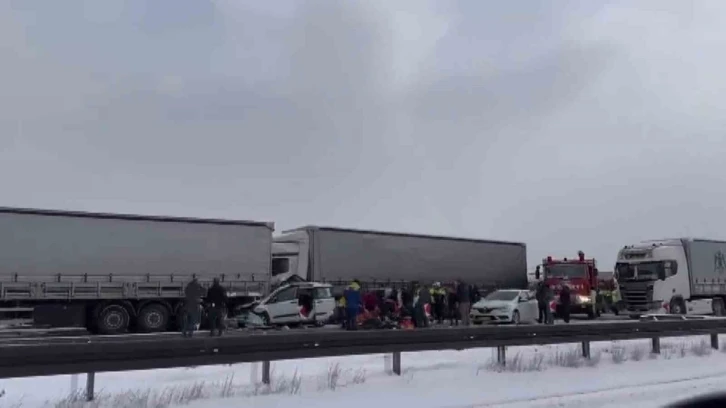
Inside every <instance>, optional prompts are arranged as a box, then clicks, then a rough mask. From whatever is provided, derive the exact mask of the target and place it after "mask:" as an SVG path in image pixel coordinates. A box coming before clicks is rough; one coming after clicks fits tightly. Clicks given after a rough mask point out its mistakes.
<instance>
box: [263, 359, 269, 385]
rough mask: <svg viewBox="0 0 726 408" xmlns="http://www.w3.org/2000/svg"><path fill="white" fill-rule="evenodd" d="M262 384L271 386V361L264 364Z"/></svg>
mask: <svg viewBox="0 0 726 408" xmlns="http://www.w3.org/2000/svg"><path fill="white" fill-rule="evenodd" d="M262 383H263V384H265V385H270V362H269V361H263V362H262Z"/></svg>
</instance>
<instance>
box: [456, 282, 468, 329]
mask: <svg viewBox="0 0 726 408" xmlns="http://www.w3.org/2000/svg"><path fill="white" fill-rule="evenodd" d="M456 297H457V298H458V299H459V316H460V317H461V323H462V324H463V325H464V326H469V325H470V324H471V321H470V319H469V311H470V310H471V291H470V290H469V285H468V284H467V283H466V282H463V281H461V280H459V281H457V282H456Z"/></svg>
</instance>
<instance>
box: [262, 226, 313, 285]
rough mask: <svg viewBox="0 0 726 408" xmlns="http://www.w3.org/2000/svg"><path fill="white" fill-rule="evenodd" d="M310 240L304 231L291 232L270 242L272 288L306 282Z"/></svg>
mask: <svg viewBox="0 0 726 408" xmlns="http://www.w3.org/2000/svg"><path fill="white" fill-rule="evenodd" d="M309 249H310V238H309V235H308V233H307V232H306V231H291V232H287V233H284V234H282V235H279V236H276V237H274V238H273V241H272V278H271V281H270V284H271V286H272V287H279V286H281V285H284V284H286V283H294V282H304V281H308V280H309V278H308V269H309V267H308V266H309V265H308V264H309V256H308V254H309Z"/></svg>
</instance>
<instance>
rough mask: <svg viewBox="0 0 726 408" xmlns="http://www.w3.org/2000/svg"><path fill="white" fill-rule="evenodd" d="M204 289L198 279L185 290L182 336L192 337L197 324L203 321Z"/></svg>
mask: <svg viewBox="0 0 726 408" xmlns="http://www.w3.org/2000/svg"><path fill="white" fill-rule="evenodd" d="M205 292H206V291H205V290H204V287H203V286H202V285H201V284H199V280H197V278H196V277H194V278H192V280H191V281H190V282H189V283H188V284H187V286H186V287H185V288H184V323H183V325H182V335H184V337H192V334H193V333H194V331H195V330H196V326H197V324H199V321H200V320H201V314H202V313H201V307H202V297H204V295H205Z"/></svg>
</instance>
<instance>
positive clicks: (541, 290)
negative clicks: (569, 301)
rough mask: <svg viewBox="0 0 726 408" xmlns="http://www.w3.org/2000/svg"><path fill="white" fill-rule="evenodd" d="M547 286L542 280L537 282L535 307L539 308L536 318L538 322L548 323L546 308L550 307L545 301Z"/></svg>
mask: <svg viewBox="0 0 726 408" xmlns="http://www.w3.org/2000/svg"><path fill="white" fill-rule="evenodd" d="M546 289H547V286H546V285H545V283H544V282H540V283H539V284H537V292H536V295H535V297H536V298H537V308H538V309H539V317H538V318H537V322H538V323H545V324H546V323H549V320H548V318H547V317H548V310H549V308H550V305H549V302H548V301H547V292H546Z"/></svg>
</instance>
